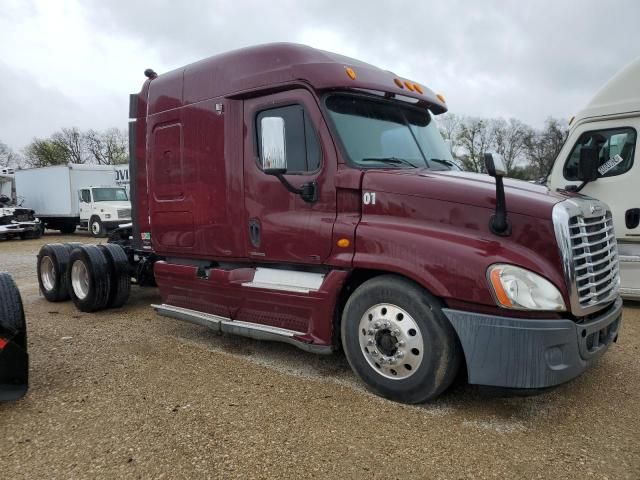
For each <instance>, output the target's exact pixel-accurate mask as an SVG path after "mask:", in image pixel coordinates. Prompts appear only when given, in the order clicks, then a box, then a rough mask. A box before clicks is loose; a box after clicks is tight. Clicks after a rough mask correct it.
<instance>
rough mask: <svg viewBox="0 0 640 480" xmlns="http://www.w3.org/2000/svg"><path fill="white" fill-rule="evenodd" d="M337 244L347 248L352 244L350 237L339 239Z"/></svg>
mask: <svg viewBox="0 0 640 480" xmlns="http://www.w3.org/2000/svg"><path fill="white" fill-rule="evenodd" d="M336 244H337V245H338V246H339V247H340V248H347V247H348V246H349V245H351V242H350V241H349V239H348V238H341V239H340V240H338V242H337V243H336Z"/></svg>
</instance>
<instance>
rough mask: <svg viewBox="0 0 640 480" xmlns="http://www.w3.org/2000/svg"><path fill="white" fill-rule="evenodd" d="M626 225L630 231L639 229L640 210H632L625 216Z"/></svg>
mask: <svg viewBox="0 0 640 480" xmlns="http://www.w3.org/2000/svg"><path fill="white" fill-rule="evenodd" d="M624 223H625V224H626V225H627V228H628V229H629V230H631V229H633V228H637V227H638V225H639V224H640V208H630V209H629V210H627V211H626V212H625V214H624Z"/></svg>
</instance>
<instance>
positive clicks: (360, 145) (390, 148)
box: [326, 94, 459, 170]
mask: <svg viewBox="0 0 640 480" xmlns="http://www.w3.org/2000/svg"><path fill="white" fill-rule="evenodd" d="M326 106H327V109H328V111H329V115H330V116H331V119H332V120H333V123H334V124H335V127H336V130H337V132H338V135H339V136H340V139H341V140H342V143H343V145H344V148H345V150H346V154H347V155H348V156H349V159H350V160H351V161H352V162H353V163H354V164H356V165H357V166H358V167H363V168H379V167H381V166H384V167H392V168H416V167H421V168H424V167H427V168H430V169H432V170H459V168H458V167H457V166H456V164H455V162H454V161H453V158H452V156H451V152H450V150H449V147H448V146H447V144H446V143H445V142H444V140H443V139H442V136H441V135H440V132H439V131H438V128H437V127H436V125H435V123H434V122H433V121H432V119H431V115H429V112H428V111H427V110H425V109H422V108H417V107H412V106H410V105H406V106H405V105H402V104H399V103H398V102H394V101H390V100H379V99H375V98H368V97H364V96H361V95H348V94H338V95H331V96H330V97H328V98H327V100H326Z"/></svg>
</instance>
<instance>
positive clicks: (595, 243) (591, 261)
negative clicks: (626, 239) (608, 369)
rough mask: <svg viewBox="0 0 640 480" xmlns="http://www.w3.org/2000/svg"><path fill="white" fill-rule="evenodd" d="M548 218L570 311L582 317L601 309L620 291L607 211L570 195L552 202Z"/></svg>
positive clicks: (616, 254) (615, 244) (590, 200)
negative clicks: (556, 244) (563, 277)
mask: <svg viewBox="0 0 640 480" xmlns="http://www.w3.org/2000/svg"><path fill="white" fill-rule="evenodd" d="M552 218H553V226H554V230H555V234H556V240H557V242H558V246H559V248H560V256H561V259H562V266H563V269H564V275H565V279H566V282H567V288H568V291H569V298H570V302H571V312H572V313H573V314H574V315H576V316H585V315H589V314H591V313H594V312H596V311H598V310H601V309H602V307H603V306H605V305H608V304H610V303H611V302H613V301H614V300H615V299H616V298H617V297H618V294H619V290H620V274H619V266H618V247H617V243H616V237H615V232H614V228H613V218H612V216H611V211H610V210H609V209H608V207H607V206H606V205H605V204H604V203H602V202H600V201H598V200H594V199H580V198H573V199H568V200H565V201H563V202H560V203H558V204H556V205H555V206H554V207H553V213H552Z"/></svg>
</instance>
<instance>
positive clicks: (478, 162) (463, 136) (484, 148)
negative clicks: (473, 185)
mask: <svg viewBox="0 0 640 480" xmlns="http://www.w3.org/2000/svg"><path fill="white" fill-rule="evenodd" d="M494 138H495V134H494V129H493V127H492V121H491V120H488V119H482V118H477V117H466V118H465V119H464V120H463V121H462V124H461V127H460V133H459V134H458V141H459V143H460V147H461V148H462V149H463V150H464V152H465V153H464V154H463V155H462V156H461V157H460V160H461V161H462V164H463V166H464V168H465V170H469V171H472V172H484V154H485V152H488V151H489V150H490V149H491V147H492V145H493V142H494Z"/></svg>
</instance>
